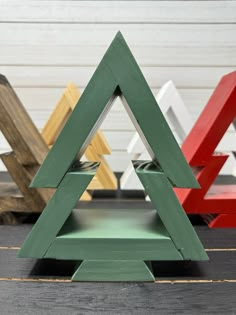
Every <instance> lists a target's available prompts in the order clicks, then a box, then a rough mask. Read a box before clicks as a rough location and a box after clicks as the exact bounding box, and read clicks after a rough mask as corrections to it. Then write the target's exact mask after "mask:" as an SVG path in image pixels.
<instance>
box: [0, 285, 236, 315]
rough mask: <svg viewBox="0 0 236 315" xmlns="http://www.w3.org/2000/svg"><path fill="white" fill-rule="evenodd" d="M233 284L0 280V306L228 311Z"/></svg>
mask: <svg viewBox="0 0 236 315" xmlns="http://www.w3.org/2000/svg"><path fill="white" fill-rule="evenodd" d="M235 288H236V285H235V284H234V283H226V284H222V283H210V284H175V285H173V284H145V283H142V284H137V283H132V284H127V283H117V284H115V285H114V284H112V283H107V284H104V283H100V284H94V283H84V284H82V283H80V284H78V283H26V282H20V283H19V282H6V281H2V282H0V297H1V300H2V303H1V307H2V310H3V311H4V312H5V313H7V314H16V313H17V314H20V315H21V314H26V313H27V312H28V313H29V314H30V313H33V314H36V315H39V314H40V315H41V314H42V312H44V311H45V312H47V314H49V315H52V314H55V312H56V313H57V314H59V315H64V314H73V315H75V314H81V315H82V314H88V315H90V314H99V315H100V314H107V315H110V314H119V315H121V314H122V315H130V314H138V315H143V314H144V313H146V312H148V313H149V314H152V315H155V314H157V313H159V314H173V313H177V314H184V315H189V314H190V313H191V314H193V315H198V314H199V313H201V312H204V314H227V315H230V314H233V313H234V312H235V307H236V305H235V299H234V296H233V294H232V292H234V290H235ZM55 292H56V295H55ZM9 295H10V297H9ZM219 296H220V297H222V298H221V299H219ZM55 299H56V303H55ZM157 301H158V303H157ZM180 301H181V302H180ZM209 301H211V303H209Z"/></svg>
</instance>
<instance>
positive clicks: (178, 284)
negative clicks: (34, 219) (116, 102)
mask: <svg viewBox="0 0 236 315" xmlns="http://www.w3.org/2000/svg"><path fill="white" fill-rule="evenodd" d="M100 203H101V204H102V203H103V202H102V201H100V202H99V201H97V203H96V204H97V206H100V205H99V204H100ZM105 203H106V205H107V206H112V201H110V202H105ZM141 204H142V202H141ZM120 205H122V203H120ZM128 205H130V203H127V202H125V204H124V206H126V207H127V206H128ZM137 205H139V206H140V202H137ZM116 206H117V203H116ZM194 227H195V229H196V231H197V233H198V235H199V237H200V239H201V241H202V242H203V244H204V247H205V248H206V250H207V252H208V255H209V257H210V260H209V261H208V262H158V261H156V262H153V268H154V273H155V277H156V282H155V283H78V282H77V283H72V282H71V281H70V277H71V275H72V273H73V270H74V267H75V262H73V261H60V260H52V259H51V260H50V259H46V260H36V259H22V258H21V259H19V258H17V257H16V254H17V251H18V249H19V247H20V246H21V244H22V242H23V240H24V239H25V237H26V236H27V234H28V232H29V231H30V229H31V228H32V224H21V225H2V226H0V314H3V315H4V314H146V313H149V314H173V313H177V314H236V229H209V228H208V227H207V226H206V225H195V226H194Z"/></svg>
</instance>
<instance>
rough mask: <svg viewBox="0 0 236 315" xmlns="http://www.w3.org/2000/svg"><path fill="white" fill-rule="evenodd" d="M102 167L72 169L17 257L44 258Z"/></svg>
mask: <svg viewBox="0 0 236 315" xmlns="http://www.w3.org/2000/svg"><path fill="white" fill-rule="evenodd" d="M98 165H99V163H90V162H83V163H79V164H75V165H73V167H72V168H71V170H70V171H69V172H68V173H67V174H66V175H65V177H64V178H63V180H62V181H61V183H60V185H59V187H58V189H57V191H56V192H55V193H54V195H53V196H52V198H51V199H50V201H49V202H48V204H47V206H46V208H45V209H44V211H43V212H42V214H41V215H40V217H39V219H38V221H37V223H36V224H35V225H34V227H33V229H32V231H31V232H30V234H29V235H28V237H27V238H26V240H25V242H24V243H23V245H22V247H21V250H20V251H19V253H18V257H35V258H41V257H43V256H44V255H45V253H46V251H47V249H48V247H49V246H50V244H51V243H52V242H53V241H54V239H55V238H56V236H57V233H58V232H59V231H60V229H61V227H62V225H63V224H64V222H65V221H66V219H67V218H68V216H69V215H70V213H71V210H72V209H73V208H74V207H75V205H76V203H77V200H78V199H79V198H80V196H81V195H82V194H83V192H84V190H85V189H86V188H87V186H88V184H89V182H90V181H91V180H92V178H93V176H94V175H95V172H96V169H97V167H98Z"/></svg>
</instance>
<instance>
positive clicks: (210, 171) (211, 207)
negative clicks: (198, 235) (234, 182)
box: [177, 71, 236, 227]
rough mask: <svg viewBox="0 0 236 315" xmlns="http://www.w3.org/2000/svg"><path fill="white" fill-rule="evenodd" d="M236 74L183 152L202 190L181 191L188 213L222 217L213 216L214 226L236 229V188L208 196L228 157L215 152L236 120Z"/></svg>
mask: <svg viewBox="0 0 236 315" xmlns="http://www.w3.org/2000/svg"><path fill="white" fill-rule="evenodd" d="M235 103H236V71H234V72H232V73H229V74H227V75H225V76H224V77H223V78H222V79H221V80H220V82H219V84H218V85H217V87H216V89H215V90H214V92H213V94H212V96H211V97H210V99H209V101H208V103H207V105H206V106H205V108H204V109H203V111H202V113H201V115H200V116H199V118H198V119H197V121H196V122H195V124H194V126H193V128H192V130H191V132H190V133H189V135H188V136H187V138H186V140H185V141H184V143H183V146H182V151H183V153H184V155H185V157H186V159H187V161H188V162H189V164H190V166H192V167H194V168H197V169H198V170H199V171H198V173H197V175H196V177H197V179H198V181H199V183H200V185H201V189H200V190H199V191H198V192H197V193H196V191H193V190H191V189H189V190H185V191H183V190H177V196H178V198H179V200H180V202H181V203H182V205H183V207H184V209H185V211H186V212H187V213H198V214H204V215H205V214H218V215H217V216H216V217H214V218H213V220H212V217H211V220H210V224H209V226H210V227H236V186H234V187H232V186H231V187H230V188H229V190H228V191H227V186H221V188H220V187H217V186H215V187H214V188H213V190H212V191H210V194H208V195H206V194H207V192H208V189H209V188H210V187H211V185H212V184H213V182H214V180H215V178H216V176H217V175H218V173H219V171H220V169H221V168H222V166H223V165H224V163H225V161H226V160H227V158H228V155H225V154H221V155H220V154H215V153H214V151H215V149H216V147H217V145H218V143H219V142H220V140H221V139H222V137H223V136H224V134H225V132H226V131H227V129H228V127H229V125H230V124H231V123H233V125H234V127H235V125H236V124H235V117H236V106H235ZM208 217H209V216H208Z"/></svg>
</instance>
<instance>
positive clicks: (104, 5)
mask: <svg viewBox="0 0 236 315" xmlns="http://www.w3.org/2000/svg"><path fill="white" fill-rule="evenodd" d="M118 30H120V31H121V32H122V33H123V35H124V36H125V38H126V40H127V42H128V44H129V46H130V48H131V50H132V51H133V53H134V55H135V57H136V59H137V62H138V63H139V65H140V67H141V69H142V71H143V73H144V75H145V77H146V79H147V82H148V83H149V85H150V87H151V89H152V91H153V93H154V94H156V93H157V91H158V89H159V88H160V87H161V85H162V84H164V83H165V82H166V81H168V80H170V79H172V80H173V81H174V83H175V85H176V86H177V88H178V89H179V91H180V93H181V96H182V97H183V100H184V102H185V104H187V106H188V107H189V109H190V112H191V115H192V117H193V119H196V118H197V117H198V115H199V113H200V112H201V110H202V108H203V107H204V105H205V104H206V102H207V100H208V98H209V96H210V95H211V93H212V91H213V89H214V87H215V86H216V84H217V82H218V81H219V79H220V77H221V76H222V75H224V74H226V73H228V72H231V71H233V70H235V66H236V40H235V39H236V1H39V0H36V1H26V0H22V1H17V0H0V73H2V74H4V75H6V76H7V78H8V79H9V81H10V82H11V84H12V85H13V87H14V88H15V89H16V92H17V94H18V95H19V97H20V99H21V100H22V102H23V104H24V105H25V107H26V109H27V110H28V111H29V113H30V115H31V117H32V118H33V120H34V122H35V123H36V125H37V127H38V128H39V129H41V128H42V126H43V125H44V123H45V121H46V119H47V117H48V115H49V114H50V111H51V110H52V109H53V107H54V106H55V104H56V103H57V100H58V99H59V97H60V95H61V93H62V92H63V89H64V87H65V85H66V83H67V82H68V81H69V80H72V81H74V82H75V83H76V84H77V85H78V87H79V88H80V90H81V91H83V89H84V87H85V86H86V84H87V83H88V81H89V78H90V77H91V75H92V74H93V71H94V70H95V68H96V66H97V64H98V63H99V61H100V59H101V58H102V56H103V54H104V52H105V51H106V48H107V47H108V45H109V43H110V42H111V40H112V39H113V37H114V36H115V34H116V32H117V31H118ZM102 129H103V130H104V133H105V135H106V137H107V139H108V141H109V143H110V145H111V147H112V149H113V155H112V156H110V157H109V158H108V160H109V162H110V164H111V166H112V167H113V169H114V170H115V171H123V170H124V169H125V167H126V166H127V164H128V162H129V160H130V159H131V158H132V157H131V156H130V155H129V154H128V153H127V152H126V147H127V145H128V143H129V141H130V139H131V138H132V135H133V133H134V127H133V126H132V123H131V122H130V121H129V118H128V116H127V114H126V113H125V111H124V109H123V106H122V104H121V103H120V101H119V100H117V101H116V103H115V105H114V107H113V108H112V110H111V112H110V113H109V114H108V116H107V118H106V120H105V121H104V123H103V124H102ZM233 141H235V147H236V139H235V134H234V132H233V129H232V128H230V129H229V132H228V134H227V135H226V136H225V138H224V139H223V140H222V141H221V143H220V146H219V148H220V149H221V150H224V151H226V152H227V150H228V146H229V143H230V142H231V143H232V142H233ZM6 150H9V147H8V144H7V143H6V141H5V139H4V138H3V136H1V137H0V152H5V151H6ZM0 170H3V166H2V165H0ZM231 171H232V170H231V166H229V167H227V166H226V167H225V168H224V173H230V172H231Z"/></svg>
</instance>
